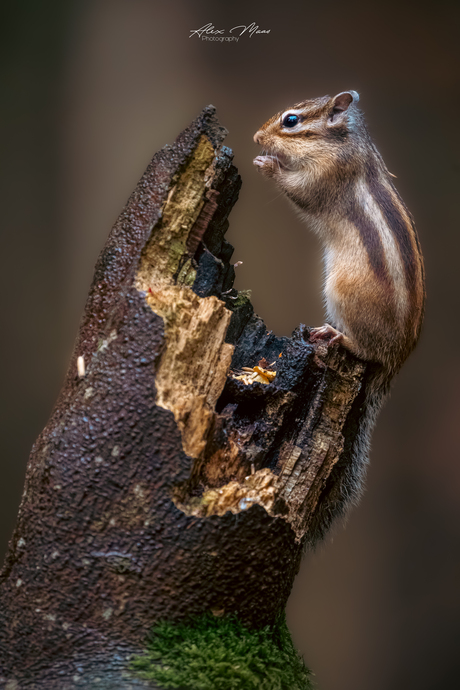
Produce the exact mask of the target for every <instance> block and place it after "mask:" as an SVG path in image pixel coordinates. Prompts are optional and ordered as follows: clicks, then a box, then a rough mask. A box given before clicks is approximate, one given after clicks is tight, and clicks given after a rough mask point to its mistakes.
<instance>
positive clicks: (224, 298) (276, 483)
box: [0, 106, 366, 690]
mask: <svg viewBox="0 0 460 690" xmlns="http://www.w3.org/2000/svg"><path fill="white" fill-rule="evenodd" d="M225 134H226V132H225V130H224V129H223V128H222V127H221V126H220V125H219V124H218V122H217V120H216V118H215V113H214V108H213V107H211V106H209V107H207V108H205V109H204V111H203V112H202V114H201V115H200V116H199V117H198V119H197V120H196V121H195V122H193V123H192V125H191V126H190V127H189V128H188V129H186V130H185V131H184V132H183V133H182V134H181V135H180V136H179V137H178V139H177V140H176V142H175V143H174V144H173V145H172V146H167V147H165V148H164V149H162V150H161V151H159V152H158V153H157V154H156V155H155V156H154V158H153V160H152V162H151V163H150V165H149V166H148V168H147V170H146V172H145V174H144V175H143V177H142V178H141V180H140V182H139V184H138V185H137V187H136V190H135V191H134V193H133V195H132V196H131V198H130V199H129V201H128V203H127V205H126V207H125V209H124V211H123V212H122V214H121V216H120V218H119V219H118V221H117V223H116V225H115V226H114V228H113V230H112V232H111V233H110V236H109V238H108V241H107V244H106V246H105V248H104V249H103V251H102V253H101V255H100V257H99V260H98V262H97V265H96V270H95V276H94V280H93V283H92V286H91V289H90V293H89V297H88V301H87V304H86V309H85V313H84V316H83V319H82V323H81V327H80V332H79V336H78V338H77V342H76V346H75V351H74V354H73V357H72V361H71V363H70V367H69V371H68V374H67V377H66V380H65V383H64V386H63V389H62V392H61V394H60V397H59V399H58V402H57V404H56V407H55V409H54V411H53V413H52V416H51V419H50V420H49V422H48V424H47V426H46V428H45V429H44V431H43V432H42V434H41V435H40V436H39V438H38V440H37V442H36V443H35V445H34V447H33V449H32V453H31V456H30V460H29V464H28V467H27V475H26V482H25V489H24V494H23V497H22V502H21V506H20V510H19V515H18V521H17V526H16V529H15V532H14V534H13V537H12V539H11V542H10V546H9V551H8V554H7V557H6V560H5V564H4V567H3V571H2V574H1V595H0V677H1V678H2V680H1V681H0V685H1V683H2V682H3V683H4V686H1V687H7V688H8V689H9V690H11V689H14V688H23V687H24V688H26V687H34V688H46V689H47V690H53V689H54V688H59V689H60V690H62V689H65V688H74V687H93V685H91V683H94V687H101V688H106V687H107V688H125V687H126V688H128V687H138V686H139V687H141V686H142V687H143V686H144V682H143V681H140V680H138V679H135V678H132V677H131V676H130V675H129V671H128V665H129V658H130V655H131V654H132V653H134V652H141V651H142V649H143V644H144V639H145V636H146V634H147V633H148V631H149V629H150V627H151V626H152V624H153V623H155V622H156V621H158V620H172V621H175V620H182V619H184V618H186V617H188V616H191V615H194V614H200V613H202V612H205V611H214V612H216V613H217V612H218V613H219V614H222V613H229V614H236V615H237V616H238V618H239V619H240V620H241V621H242V622H244V623H245V624H247V625H250V626H257V627H260V626H263V625H266V624H269V623H272V622H273V621H275V620H276V619H277V617H278V616H279V614H280V613H281V612H282V611H283V610H284V608H285V605H286V601H287V598H288V596H289V593H290V591H291V587H292V584H293V580H294V577H295V575H296V573H297V571H298V569H299V564H300V559H301V555H302V551H303V549H304V547H305V545H306V544H308V543H311V542H313V541H314V540H315V539H317V538H318V536H322V534H323V532H324V530H325V529H326V527H327V526H328V525H329V523H330V522H331V520H332V519H333V517H334V516H335V515H336V514H340V513H341V511H342V509H343V503H344V492H346V490H347V483H346V480H345V479H344V478H346V476H347V474H349V473H350V472H351V470H350V467H351V466H352V464H353V454H354V453H356V447H357V444H358V443H359V442H360V441H359V429H360V419H361V416H362V412H363V409H362V408H363V401H364V390H365V378H366V365H365V364H364V363H363V362H361V361H359V360H357V359H356V358H354V357H353V356H352V355H351V354H349V353H347V352H346V351H345V350H343V349H342V348H340V347H339V346H337V345H335V346H333V347H330V348H328V347H327V344H325V343H324V342H317V343H311V342H309V330H308V328H306V327H304V326H299V327H298V328H297V329H296V331H295V332H294V334H293V335H292V337H291V338H286V337H276V336H275V335H274V334H273V333H271V332H270V331H267V329H266V326H265V324H264V323H263V321H262V320H261V319H260V318H258V317H257V316H256V315H255V314H254V312H253V308H252V305H251V303H250V301H249V299H248V297H247V295H246V294H244V293H238V292H237V291H236V290H235V289H234V288H233V287H232V285H233V280H234V268H233V266H232V265H231V262H230V260H231V256H232V252H233V248H232V247H231V245H230V244H229V243H228V242H227V241H226V239H225V232H226V229H227V227H228V220H227V217H228V214H229V212H230V210H231V208H232V206H233V204H234V203H235V201H236V199H237V197H238V191H239V188H240V184H241V182H240V178H239V176H238V173H237V170H236V169H235V167H234V166H233V165H232V153H231V151H230V150H229V149H228V148H226V147H225V146H223V145H222V142H223V139H224V137H225ZM78 358H80V359H78ZM81 358H83V359H81ZM77 359H78V362H79V367H77ZM272 363H274V364H272ZM267 365H272V366H271V368H270V367H269V368H268V369H267ZM257 366H259V367H260V368H261V369H262V370H264V369H265V374H264V371H261V375H260V376H259V377H258V378H257V371H255V370H254V369H253V368H254V367H257ZM243 367H245V368H246V369H252V371H254V374H253V373H251V372H248V371H244V370H243V371H244V373H243V374H242V373H241V371H242V368H243ZM267 371H268V372H269V373H267ZM238 372H239V373H238ZM245 376H246V377H247V378H246V380H245V378H244V377H245ZM248 378H249V379H250V380H252V382H251V383H248ZM95 679H96V680H95ZM96 681H97V683H96ZM145 687H153V686H152V685H149V684H148V683H147V684H146V685H145Z"/></svg>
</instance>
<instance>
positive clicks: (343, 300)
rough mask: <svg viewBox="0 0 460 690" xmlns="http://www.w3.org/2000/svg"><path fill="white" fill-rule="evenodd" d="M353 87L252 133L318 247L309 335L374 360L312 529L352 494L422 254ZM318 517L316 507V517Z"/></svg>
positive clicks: (262, 165) (415, 317) (410, 318)
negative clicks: (350, 437)
mask: <svg viewBox="0 0 460 690" xmlns="http://www.w3.org/2000/svg"><path fill="white" fill-rule="evenodd" d="M358 101H359V96H358V94H357V93H356V91H344V92H342V93H339V94H337V95H336V96H334V97H333V98H330V97H329V96H324V97H323V98H315V99H312V100H307V101H303V102H302V103H298V104H297V105H294V106H293V107H292V108H288V109H287V110H284V111H282V112H281V113H278V114H277V115H275V116H274V117H272V118H271V119H270V120H268V122H266V123H265V124H264V125H263V126H262V127H261V129H260V130H259V131H258V132H256V134H255V135H254V141H255V142H256V143H257V144H260V145H261V146H262V147H263V149H264V151H263V155H260V156H257V158H255V159H254V164H255V165H256V166H257V167H258V169H259V170H260V172H261V173H262V174H263V175H265V176H266V177H269V178H272V179H273V180H274V181H275V182H276V184H277V185H278V187H279V188H280V189H281V190H282V191H283V192H284V193H285V194H286V196H287V197H288V199H290V200H291V202H292V203H293V204H294V206H295V208H296V210H297V211H298V213H299V214H300V216H301V218H302V219H303V220H305V221H306V222H307V224H308V225H309V227H310V228H311V229H312V230H313V231H314V232H316V233H317V234H318V236H319V239H320V241H321V243H322V245H323V248H324V268H325V271H324V275H325V283H324V298H325V304H326V320H327V323H326V324H325V325H324V326H322V327H320V328H315V329H313V330H312V331H311V335H310V338H311V339H312V340H315V339H319V338H321V339H327V340H329V343H333V342H337V341H339V342H340V343H341V344H342V345H343V346H344V347H345V348H347V349H348V350H350V351H351V352H353V353H354V354H355V355H356V356H357V357H359V358H361V359H363V360H365V361H367V362H372V363H373V365H372V368H373V374H372V376H371V378H370V380H369V381H368V389H367V397H366V403H365V404H366V405H367V409H368V413H367V414H365V415H364V417H365V421H363V423H362V429H361V433H360V435H359V439H358V441H357V443H356V447H355V448H354V449H353V451H352V463H351V466H350V467H349V468H348V470H346V471H345V473H344V476H342V477H341V480H340V482H339V483H338V485H337V486H338V488H337V487H336V490H335V499H334V500H335V501H336V505H335V506H334V505H329V507H328V508H327V509H326V512H328V511H329V515H328V516H326V517H325V518H324V520H325V522H324V520H323V522H324V524H320V525H318V528H319V530H320V532H321V531H323V532H324V529H325V527H327V526H328V524H326V523H330V521H331V520H332V517H334V514H336V513H340V512H344V506H345V504H347V503H349V502H350V500H351V501H356V498H357V496H359V494H360V492H361V488H360V486H361V483H362V478H363V474H364V469H365V465H366V463H367V454H368V449H369V438H370V432H371V429H372V426H373V424H374V422H375V418H376V415H377V413H378V411H379V409H380V407H381V404H382V401H383V399H384V397H385V395H386V393H387V391H388V389H389V384H390V381H391V379H392V378H393V376H394V375H395V374H396V373H397V371H398V370H399V369H400V368H401V366H402V364H403V363H404V361H405V359H406V358H407V357H408V355H409V354H410V352H411V351H412V350H413V349H414V347H415V345H416V343H417V340H418V338H419V335H420V328H421V324H422V320H423V312H424V301H425V289H424V268H423V258H422V253H421V249H420V245H419V242H418V238H417V233H416V230H415V226H414V223H413V220H412V217H411V215H410V213H409V211H408V210H407V208H406V206H405V204H404V202H403V201H402V199H401V197H400V196H399V194H398V192H397V191H396V189H395V187H394V185H393V183H392V180H391V177H392V176H391V173H389V172H388V170H387V168H386V166H385V163H384V162H383V160H382V157H381V155H380V154H379V152H378V151H377V149H376V147H375V146H374V144H373V143H372V141H371V138H370V136H369V133H368V131H367V128H366V125H365V122H364V117H363V114H362V113H361V111H360V110H359V109H358V106H357V103H358ZM323 517H324V516H323Z"/></svg>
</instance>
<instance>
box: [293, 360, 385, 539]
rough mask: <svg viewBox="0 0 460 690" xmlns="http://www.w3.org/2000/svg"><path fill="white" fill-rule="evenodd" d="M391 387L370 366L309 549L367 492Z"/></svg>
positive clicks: (315, 520) (311, 529) (323, 496)
mask: <svg viewBox="0 0 460 690" xmlns="http://www.w3.org/2000/svg"><path fill="white" fill-rule="evenodd" d="M387 393H388V384H387V383H386V382H385V380H384V378H383V376H382V371H381V370H380V369H377V368H375V369H373V368H372V365H370V366H369V371H368V375H367V377H366V380H365V381H364V384H363V388H362V389H361V391H360V393H359V394H358V396H357V398H356V400H355V402H354V403H353V405H352V408H351V410H350V412H349V414H348V418H347V421H346V423H345V426H344V437H345V446H344V449H343V452H342V455H341V457H340V459H339V460H338V462H337V463H336V465H335V466H334V468H333V469H332V472H331V474H330V475H329V478H328V480H327V482H326V484H325V487H324V489H323V492H322V494H321V497H320V500H319V502H318V508H317V510H316V512H315V513H314V515H313V518H312V521H311V523H310V526H309V530H308V536H307V546H314V545H315V544H316V543H317V542H318V541H320V540H321V539H323V538H324V536H325V535H326V533H327V531H328V530H329V529H330V527H331V525H332V523H333V522H335V521H336V520H337V518H345V517H346V516H347V514H348V512H349V510H350V508H351V507H352V506H356V505H357V504H358V503H359V500H360V498H361V496H362V494H363V491H364V483H365V478H366V471H367V465H368V463H369V451H370V445H371V436H372V430H373V428H374V426H375V423H376V420H377V416H378V414H379V412H380V410H381V409H382V406H383V403H384V402H385V399H386V397H387Z"/></svg>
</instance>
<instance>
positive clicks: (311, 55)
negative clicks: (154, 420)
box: [0, 0, 460, 690]
mask: <svg viewBox="0 0 460 690" xmlns="http://www.w3.org/2000/svg"><path fill="white" fill-rule="evenodd" d="M6 5H7V3H6V2H4V3H3V7H4V8H6ZM8 5H9V8H8V13H7V12H6V9H4V10H3V11H2V14H4V16H3V17H2V20H1V22H0V27H1V28H0V31H1V33H2V35H1V40H0V50H1V54H2V58H1V63H0V70H1V77H2V78H1V84H2V87H1V90H0V101H1V117H2V127H1V174H2V178H1V184H0V194H1V209H2V211H1V221H2V222H1V234H0V238H1V239H0V241H1V247H0V260H1V271H0V276H1V281H2V286H1V293H0V298H1V301H0V303H1V309H2V317H1V324H2V337H1V341H0V342H1V357H0V364H1V371H0V376H1V378H0V381H1V405H2V407H1V416H0V420H1V437H0V443H1V466H0V520H1V535H0V536H1V543H0V548H1V551H2V553H3V551H4V549H5V548H6V544H7V540H8V537H9V535H10V534H11V531H12V529H13V526H14V520H15V515H16V511H17V507H18V504H19V500H20V495H21V491H22V484H23V478H24V471H25V466H26V462H27V457H28V454H29V451H30V447H31V445H32V443H33V441H34V439H35V438H36V436H37V435H38V433H39V432H40V430H41V429H42V428H43V426H44V424H45V423H46V421H47V418H48V416H49V414H50V411H51V408H52V405H53V403H54V401H55V399H56V396H57V393H58V390H59V386H60V383H61V381H62V378H63V375H64V372H65V368H66V365H67V361H68V358H69V356H70V352H71V349H72V345H73V340H74V337H75V335H76V331H77V328H78V322H79V317H80V314H81V312H82V309H83V305H84V302H85V298H86V293H87V290H88V286H89V283H90V281H91V277H92V270H93V266H94V263H95V260H96V257H97V254H98V252H99V251H100V249H101V247H102V245H103V243H104V241H105V238H106V236H107V233H108V231H109V229H110V227H111V225H112V224H113V222H114V220H115V218H116V216H117V214H118V212H119V211H120V210H121V208H122V206H123V205H124V202H125V200H126V198H127V197H128V195H129V194H130V192H131V190H132V189H133V187H134V185H135V183H136V182H137V180H138V178H139V177H140V175H141V173H142V172H143V170H144V168H145V166H146V164H147V163H148V161H149V159H150V157H151V155H152V154H153V153H154V152H155V151H156V150H157V149H158V148H160V147H161V146H163V145H164V144H166V143H168V142H171V141H173V139H174V138H175V136H176V135H177V134H178V133H179V131H180V130H182V129H183V128H184V127H185V126H186V125H187V124H188V123H189V122H190V121H191V120H192V119H193V118H194V117H195V116H196V115H197V114H198V113H199V111H200V110H201V108H202V107H203V106H204V105H206V104H208V103H213V104H214V105H215V106H217V109H218V115H219V118H220V120H221V122H222V123H223V124H224V125H225V126H226V127H227V128H228V129H229V130H230V134H229V136H228V140H227V143H228V145H229V146H231V147H232V148H233V149H234V151H235V162H236V165H237V166H238V168H239V170H240V173H241V175H242V177H243V189H242V192H241V195H240V200H239V202H238V204H237V206H236V208H235V210H234V211H233V213H232V215H231V217H230V221H231V227H230V231H229V239H230V241H232V243H233V244H234V245H235V254H234V257H235V260H242V261H244V264H243V266H241V267H240V268H239V269H238V278H237V287H239V288H241V289H245V288H252V291H253V293H252V294H253V303H254V305H255V307H256V310H257V311H258V313H259V314H260V315H261V316H262V317H263V318H264V319H265V321H266V323H267V325H268V326H269V327H270V328H271V329H273V330H274V331H275V332H276V333H277V334H280V335H281V334H282V335H289V334H290V332H291V331H292V330H293V328H294V327H295V326H296V325H297V324H298V323H299V322H306V323H308V324H311V325H318V324H321V323H322V319H323V317H322V305H321V296H320V282H321V267H320V251H319V247H318V245H317V242H316V240H315V238H314V237H312V236H311V235H309V234H308V232H307V230H306V229H305V228H304V227H303V226H302V225H301V224H300V223H299V221H298V220H297V219H296V217H295V216H294V214H293V212H292V211H291V209H290V207H289V206H288V204H287V203H286V202H285V200H284V199H283V198H282V197H280V195H279V192H278V191H277V190H276V189H275V188H274V187H272V186H271V185H270V184H269V183H268V182H267V181H266V180H264V179H262V177H261V176H260V175H259V176H258V175H257V171H256V169H255V168H254V167H253V165H252V159H253V157H254V156H255V155H256V154H257V152H258V147H257V146H256V145H255V144H254V143H253V141H252V135H253V133H254V132H255V131H256V129H257V128H258V127H259V125H260V124H262V123H263V122H264V121H265V120H266V119H267V118H268V117H269V116H271V115H272V114H274V112H276V111H278V110H279V109H281V108H284V107H285V106H289V105H291V104H292V103H294V102H296V101H299V100H302V99H304V98H306V97H314V96H319V95H324V94H326V93H329V94H330V95H333V94H334V93H336V92H339V91H342V90H344V89H347V88H353V89H356V90H357V91H359V92H360V93H361V105H362V108H363V110H364V111H365V113H366V116H367V120H368V123H369V127H370V130H371V133H372V135H373V136H374V139H375V141H376V143H377V146H378V147H379V149H380V151H381V152H382V154H383V157H384V159H385V161H386V163H387V165H388V167H389V169H390V170H391V171H392V172H393V173H395V174H396V175H397V178H398V179H397V186H398V188H399V190H400V192H401V193H402V195H403V197H404V198H405V200H406V202H407V204H408V206H409V207H410V209H411V210H412V212H413V214H414V216H415V218H416V221H417V225H418V229H419V234H420V237H421V242H422V246H423V248H424V253H425V257H426V268H427V277H428V304H427V315H426V324H425V329H424V332H423V336H422V340H421V343H420V345H419V347H418V349H417V351H416V353H415V354H414V355H413V356H412V357H411V358H410V360H409V362H408V363H407V365H406V366H405V368H404V370H403V371H402V373H401V374H400V376H399V377H398V380H397V382H396V385H395V387H394V391H393V394H392V396H391V399H390V401H389V403H388V404H387V406H386V408H385V410H384V411H383V413H382V414H381V417H380V419H379V423H378V426H377V429H376V432H375V434H374V444H373V452H372V462H371V466H370V470H369V475H368V484H367V491H366V494H365V496H364V499H363V501H362V503H361V505H360V507H359V508H358V509H356V510H355V511H354V512H353V513H352V515H351V516H350V519H349V521H348V525H347V528H346V529H345V530H343V529H342V528H341V527H339V528H338V529H336V530H335V532H334V535H333V538H329V539H328V540H327V542H326V543H325V544H324V545H322V546H320V547H319V548H318V550H317V551H316V552H315V553H314V554H308V555H307V556H306V558H305V560H304V563H303V566H302V569H301V572H300V574H299V576H298V579H297V581H296V584H295V587H294V591H293V594H292V597H291V599H290V602H289V606H288V622H289V625H290V627H291V630H292V632H293V635H294V638H295V642H296V644H297V646H298V647H299V649H300V650H301V651H302V653H303V654H304V656H305V659H306V661H307V663H308V664H309V665H310V666H311V667H312V668H313V670H314V672H315V673H316V677H317V683H318V687H319V690H370V689H372V690H388V688H391V689H392V690H411V689H412V688H414V689H415V688H417V690H446V689H447V688H453V687H456V686H457V684H458V664H459V661H458V653H459V649H460V622H459V621H460V586H459V585H460V548H459V547H460V539H459V537H460V500H459V499H460V451H459V447H460V419H459V409H460V405H459V386H460V357H459V346H458V340H459V300H458V294H459V290H458V287H457V281H458V278H459V274H460V269H459V254H460V239H459V215H460V210H459V209H460V205H459V203H458V183H459V179H460V162H459V131H460V128H459V127H458V124H457V122H458V117H459V116H458V113H459V112H460V108H459V106H460V102H459V86H460V85H459V66H460V64H459V58H458V26H459V19H460V17H459V12H458V9H456V7H457V8H458V3H457V4H456V3H453V2H451V3H448V2H444V1H443V0H440V1H438V2H437V3H431V4H430V5H423V4H420V3H415V2H414V3H400V2H393V1H390V2H387V3H382V4H374V5H372V4H370V3H367V2H364V1H361V2H348V3H343V2H338V1H337V0H330V2H324V3H319V2H316V3H313V2H300V1H299V0H291V1H290V2H289V0H287V1H285V2H276V3H275V2H268V1H266V2H244V3H243V2H239V1H234V2H232V3H231V6H230V4H229V3H220V4H218V3H216V2H210V1H209V0H201V1H193V2H191V1H189V0H172V1H171V2H168V3H166V2H154V1H153V0H92V1H88V2H86V1H84V0H79V1H77V0H75V1H74V2H71V1H69V0H67V2H66V1H64V2H63V0H59V1H58V0H48V1H47V2H44V3H37V2H34V0H24V1H23V2H22V3H9V4H8ZM253 21H255V22H256V23H257V24H259V25H260V27H261V28H262V29H270V34H269V35H266V36H253V37H252V38H249V37H248V36H243V37H241V38H240V40H239V42H238V43H215V42H203V41H200V40H199V39H198V38H196V37H193V38H189V32H190V30H191V29H198V28H199V27H200V26H203V25H204V24H206V23H208V22H212V23H213V24H214V26H215V27H217V28H224V29H227V30H228V29H230V28H231V27H233V26H236V25H239V24H245V25H247V24H249V23H251V22H253Z"/></svg>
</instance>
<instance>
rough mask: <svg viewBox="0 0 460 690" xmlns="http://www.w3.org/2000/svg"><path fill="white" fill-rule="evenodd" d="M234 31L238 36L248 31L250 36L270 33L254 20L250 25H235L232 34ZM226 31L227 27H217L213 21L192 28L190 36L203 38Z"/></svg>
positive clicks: (231, 30) (220, 34) (219, 34)
mask: <svg viewBox="0 0 460 690" xmlns="http://www.w3.org/2000/svg"><path fill="white" fill-rule="evenodd" d="M233 32H235V35H238V36H242V35H243V34H244V33H248V34H249V37H250V38H252V37H253V36H254V34H269V33H270V29H261V28H260V27H259V26H258V25H257V24H256V23H255V22H252V24H249V25H248V26H245V25H244V24H240V25H239V26H234V27H233V29H230V31H229V33H230V34H231V33H233ZM224 33H225V29H216V28H215V27H214V26H213V25H212V24H211V23H209V24H205V25H204V26H202V27H201V29H195V30H191V32H190V36H189V38H192V36H199V38H201V37H202V36H203V35H211V36H223V35H224Z"/></svg>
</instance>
